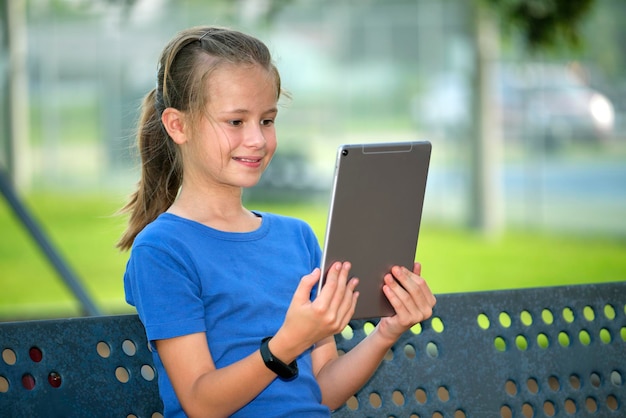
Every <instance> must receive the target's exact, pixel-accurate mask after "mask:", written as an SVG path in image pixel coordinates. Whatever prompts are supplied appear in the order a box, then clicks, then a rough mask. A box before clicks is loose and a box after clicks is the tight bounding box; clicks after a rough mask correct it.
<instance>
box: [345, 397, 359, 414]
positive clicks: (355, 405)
mask: <svg viewBox="0 0 626 418" xmlns="http://www.w3.org/2000/svg"><path fill="white" fill-rule="evenodd" d="M346 405H347V406H348V409H351V410H352V411H356V410H357V409H359V400H358V399H357V398H356V396H350V399H348V401H347V402H346Z"/></svg>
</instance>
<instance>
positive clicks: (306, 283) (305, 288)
mask: <svg viewBox="0 0 626 418" xmlns="http://www.w3.org/2000/svg"><path fill="white" fill-rule="evenodd" d="M319 280H320V269H319V268H316V269H315V270H313V271H312V272H311V273H309V274H307V275H305V276H302V279H300V283H299V284H298V288H297V289H296V292H295V294H294V296H293V299H295V300H302V301H310V300H311V291H312V290H313V287H314V286H315V285H316V284H317V282H319Z"/></svg>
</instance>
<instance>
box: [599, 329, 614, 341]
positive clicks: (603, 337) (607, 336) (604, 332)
mask: <svg viewBox="0 0 626 418" xmlns="http://www.w3.org/2000/svg"><path fill="white" fill-rule="evenodd" d="M612 340H613V337H612V336H611V331H609V330H608V329H606V328H602V329H601V330H600V341H602V342H603V343H604V344H611V341H612Z"/></svg>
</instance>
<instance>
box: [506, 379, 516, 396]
mask: <svg viewBox="0 0 626 418" xmlns="http://www.w3.org/2000/svg"><path fill="white" fill-rule="evenodd" d="M504 391H505V392H506V393H507V394H508V395H511V396H515V395H517V383H515V381H513V380H507V381H506V383H505V384H504Z"/></svg>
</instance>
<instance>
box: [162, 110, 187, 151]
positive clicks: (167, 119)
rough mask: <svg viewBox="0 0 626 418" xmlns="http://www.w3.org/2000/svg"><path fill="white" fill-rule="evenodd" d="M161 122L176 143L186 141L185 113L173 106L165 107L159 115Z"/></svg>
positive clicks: (179, 143)
mask: <svg viewBox="0 0 626 418" xmlns="http://www.w3.org/2000/svg"><path fill="white" fill-rule="evenodd" d="M161 123H163V126H164V127H165V130H166V131H167V133H168V134H169V136H170V137H171V138H172V140H173V141H174V142H175V143H176V144H178V145H181V144H184V143H185V142H187V139H188V138H187V135H186V129H185V115H184V114H183V113H182V112H181V111H180V110H178V109H174V108H173V107H168V108H166V109H165V110H164V111H163V114H162V115H161Z"/></svg>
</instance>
